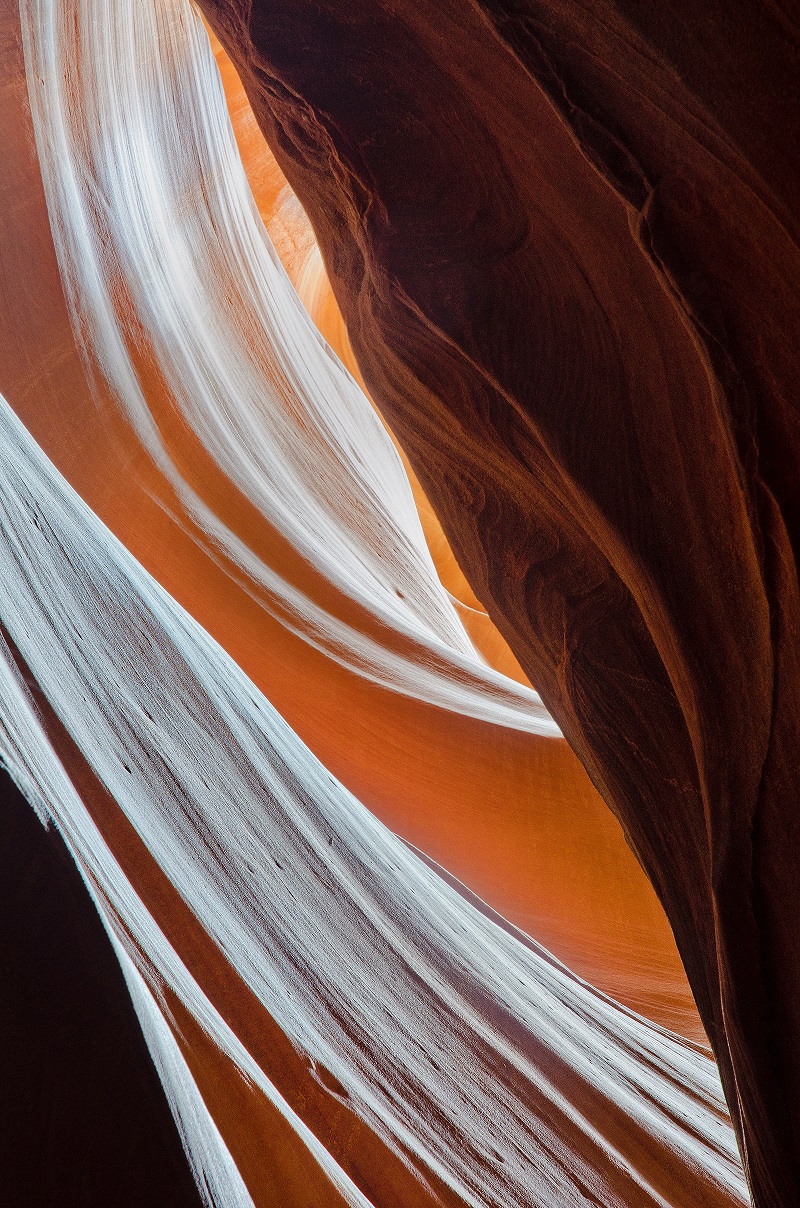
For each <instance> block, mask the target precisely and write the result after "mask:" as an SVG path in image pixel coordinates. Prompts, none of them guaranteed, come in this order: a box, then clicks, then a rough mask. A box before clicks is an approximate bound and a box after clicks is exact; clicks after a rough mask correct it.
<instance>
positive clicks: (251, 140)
mask: <svg viewBox="0 0 800 1208" xmlns="http://www.w3.org/2000/svg"><path fill="white" fill-rule="evenodd" d="M209 34H210V38H211V45H212V49H213V51H214V57H215V59H216V60H217V65H218V67H219V69H220V77H221V79H222V83H223V87H224V89H225V99H226V103H227V106H228V112H229V114H230V117H231V124H232V126H233V132H234V135H235V137H236V145H237V147H238V149H239V154H240V155H241V158H242V166H243V167H244V170H245V173H246V175H247V180H248V183H249V185H250V187H251V189H252V192H253V199H254V201H255V203H256V205H257V207H258V212H259V214H260V215H261V218H262V220H263V222H264V225H265V227H266V229H267V232H268V234H269V237H270V239H271V241H272V244H273V246H274V248H275V250H276V252H277V253H278V256H279V257H280V260H281V263H282V264H283V266H284V268H285V269H286V272H287V274H288V276H289V279H290V280H291V282H292V284H293V285H294V287H295V289H296V290H297V295H298V297H299V298H300V300H301V302H302V303H303V305H304V306H305V308H306V310H307V311H308V313H309V315H310V316H311V318H312V319H313V320H314V323H315V325H316V327H317V328H318V329H319V331H320V332H321V333H322V335H323V336H324V337H325V339H326V340H327V341H328V343H329V344H330V345H331V347H332V348H333V350H334V351H335V352H336V354H337V356H338V357H339V358H340V360H341V361H342V363H343V364H344V365H345V366H346V367H347V368H348V369H349V370H350V372H351V373H352V374H353V376H354V377H355V378H356V380H357V381H358V383H359V385H361V386H362V388H363V387H364V382H363V378H362V377H361V372H360V370H359V368H358V364H357V363H356V359H355V357H354V356H353V350H352V348H351V347H350V341H349V339H348V336H347V329H346V327H345V325H344V320H343V318H342V314H341V311H340V310H339V307H338V306H337V305H336V299H335V298H334V296H333V290H332V288H331V284H330V281H329V280H328V275H327V273H326V271H325V266H324V264H323V261H322V256H321V254H320V250H319V246H318V244H317V241H316V239H315V237H314V232H313V229H312V227H311V223H310V222H309V219H308V216H307V214H306V212H305V210H304V209H303V207H302V206H301V205H300V203H299V201H298V200H297V197H296V196H295V194H294V193H293V192H292V190H291V188H290V186H289V183H288V181H287V180H286V177H285V176H284V175H283V173H282V172H281V170H280V168H279V167H278V164H277V161H276V159H275V157H274V155H273V154H272V151H271V150H270V148H269V145H268V143H267V142H266V139H265V138H264V136H263V134H262V133H261V130H260V128H259V126H258V124H257V122H256V119H255V115H254V113H253V110H252V108H251V106H250V103H249V101H248V100H247V94H246V93H245V91H244V87H243V85H242V82H241V80H240V79H239V77H238V75H237V74H236V70H235V68H234V66H233V64H232V62H231V60H230V58H229V57H228V56H227V55H226V54H225V51H224V50H223V48H222V45H221V43H220V42H219V40H218V38H216V36H215V35H214V33H213V31H211V30H209ZM389 435H390V436H391V435H392V433H391V431H390V433H389ZM395 445H396V447H397V450H398V452H399V454H400V456H401V458H402V460H403V466H404V468H405V470H406V473H407V474H408V477H409V481H410V483H411V489H412V491H413V493H414V502H415V503H416V505H417V511H418V512H419V515H420V521H421V523H422V528H423V532H424V533H425V541H426V543H427V545H428V548H429V549H430V551H431V555H432V557H433V560H434V565H435V566H436V573H437V575H438V576H439V579H440V581H441V582H442V583H443V584H444V586H445V587H446V588H447V590H448V592H449V593H450V595H451V597H452V598H453V601H454V603H455V605H456V608H457V609H458V612H459V616H460V617H461V619H462V621H463V622H464V626H465V628H466V629H467V632H468V633H469V635H470V637H471V638H472V640H473V642H475V644H476V645H477V647H478V649H479V650H480V652H481V653H482V654H483V655H484V657H486V658H487V660H488V661H489V662H490V663H491V664H492V666H494V667H496V668H497V669H498V670H500V671H503V672H504V673H505V674H506V675H509V676H510V677H511V678H512V679H521V680H522V682H524V683H527V682H528V681H527V679H526V677H525V674H524V672H523V671H522V668H521V667H520V666H519V663H518V662H517V660H516V659H515V658H514V656H513V654H512V653H511V650H510V649H509V647H508V644H507V643H506V642H505V640H504V639H503V638H502V637H501V635H500V633H499V631H498V630H497V628H496V627H495V625H494V624H493V623H492V621H491V620H490V619H489V617H488V615H487V614H486V611H485V609H484V608H483V605H482V604H481V602H480V601H479V600H478V598H477V596H476V595H475V593H474V591H473V590H472V588H471V587H470V585H469V583H468V582H467V580H466V579H465V577H464V574H463V572H462V570H461V568H460V567H459V565H458V563H457V562H456V560H455V557H454V555H453V551H452V550H451V549H450V546H449V544H448V541H447V538H446V537H445V535H444V532H443V530H442V526H441V524H440V523H439V521H438V518H437V517H436V514H435V512H434V511H433V508H432V507H431V505H430V502H429V500H428V498H427V496H426V495H425V493H424V491H423V490H422V487H421V486H420V484H419V481H418V479H417V477H416V475H415V474H414V471H413V469H412V468H411V465H410V463H409V461H408V458H407V457H406V455H405V453H404V452H403V449H402V447H401V446H400V445H398V444H397V442H396V441H395Z"/></svg>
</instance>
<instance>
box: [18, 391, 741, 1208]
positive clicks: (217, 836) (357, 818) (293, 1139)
mask: <svg viewBox="0 0 800 1208" xmlns="http://www.w3.org/2000/svg"><path fill="white" fill-rule="evenodd" d="M0 468H2V474H3V481H4V486H5V489H4V492H3V495H2V499H0V615H2V617H3V641H2V645H1V646H0V652H1V653H2V658H1V659H0V743H1V744H2V745H1V746H0V751H1V753H2V758H3V761H4V763H6V765H7V766H8V767H9V769H10V770H11V773H12V775H13V776H14V778H15V780H16V781H17V783H18V784H19V786H20V787H21V788H22V790H23V791H24V792H25V794H26V795H27V796H28V798H29V800H30V801H31V803H32V804H34V805H35V806H36V807H37V808H38V809H39V810H40V811H42V812H44V813H46V814H47V815H48V816H51V817H52V818H54V820H55V822H56V823H57V825H58V827H59V829H60V831H61V833H62V834H63V836H64V838H65V840H66V842H67V844H68V845H69V847H70V849H71V851H72V852H73V854H74V857H75V859H76V861H77V862H78V865H79V867H80V869H81V871H82V873H83V875H84V877H85V878H86V880H87V883H88V885H89V887H90V889H91V891H92V893H93V894H94V896H95V899H96V901H97V903H98V907H99V909H100V910H101V913H102V915H103V917H104V919H105V921H106V925H107V927H108V929H109V932H110V934H111V935H112V937H113V938H114V942H115V944H116V946H117V949H118V952H119V955H120V960H121V962H122V966H123V969H124V971H125V974H126V977H127V978H128V981H129V985H130V988H131V992H132V997H133V1001H134V1004H135V1006H136V1009H137V1011H138V1012H139V1014H140V1017H141V1020H142V1024H143V1028H144V1032H145V1036H146V1038H147V1041H148V1044H149V1046H150V1049H151V1052H152V1053H153V1056H154V1059H155V1061H156V1064H157V1066H158V1068H159V1071H160V1073H161V1075H162V1078H163V1080H164V1083H165V1086H166V1088H167V1091H168V1094H169V1096H170V1099H171V1102H172V1106H173V1110H174V1112H175V1115H176V1119H177V1121H178V1123H179V1127H180V1128H181V1131H182V1135H183V1138H184V1143H185V1146H186V1149H187V1153H188V1155H189V1157H190V1160H191V1163H192V1166H193V1169H194V1171H195V1173H196V1176H197V1179H198V1184H199V1185H200V1186H201V1188H202V1189H203V1190H204V1193H205V1195H206V1198H207V1201H208V1202H209V1203H214V1204H223V1205H227V1204H233V1205H237V1208H238V1206H239V1205H247V1204H251V1203H252V1204H266V1203H274V1202H275V1198H274V1197H275V1194H276V1192H279V1193H280V1202H281V1203H283V1204H287V1205H292V1204H296V1205H298V1208H299V1206H300V1205H303V1206H308V1205H313V1204H337V1203H341V1204H350V1205H360V1206H361V1208H367V1206H368V1205H369V1204H372V1205H375V1206H377V1205H381V1204H386V1205H389V1204H391V1205H409V1208H411V1206H412V1205H413V1206H415V1208H417V1206H419V1205H421V1204H426V1203H431V1204H434V1203H436V1204H450V1205H456V1204H463V1205H466V1204H469V1205H479V1204H481V1205H488V1204H491V1205H508V1208H519V1205H521V1204H530V1205H541V1208H545V1206H547V1208H552V1206H553V1205H570V1204H576V1205H577V1204H581V1203H587V1202H591V1203H594V1204H603V1205H609V1206H611V1205H614V1206H619V1208H622V1205H625V1206H626V1208H630V1206H631V1205H653V1206H655V1205H659V1206H663V1205H665V1204H671V1205H676V1206H677V1205H681V1208H686V1206H687V1205H697V1206H698V1208H700V1206H701V1205H702V1208H711V1206H712V1205H723V1204H724V1205H729V1204H745V1203H746V1202H747V1196H746V1189H745V1185H744V1180H743V1176H742V1173H741V1169H740V1166H739V1163H738V1158H737V1154H736V1147H735V1142H734V1135H733V1131H732V1129H731V1127H730V1123H729V1120H728V1119H727V1116H726V1112H725V1108H724V1100H723V1098H722V1093H721V1088H720V1084H719V1080H718V1075H717V1071H716V1068H715V1066H714V1064H713V1062H712V1061H711V1059H710V1058H709V1057H708V1056H706V1055H705V1054H704V1053H703V1052H702V1051H700V1050H699V1049H697V1048H696V1047H695V1046H692V1045H690V1044H688V1043H686V1042H685V1041H682V1040H680V1039H679V1038H677V1037H676V1036H674V1035H671V1034H670V1033H668V1032H666V1031H664V1030H663V1029H660V1028H658V1027H656V1026H654V1025H652V1024H648V1023H647V1022H645V1021H644V1020H642V1019H641V1018H639V1017H637V1016H635V1015H634V1014H632V1013H631V1012H628V1011H625V1010H623V1009H622V1008H620V1007H618V1006H616V1005H615V1004H614V1003H612V1002H611V1001H609V1000H608V999H607V998H605V997H603V996H602V995H599V994H597V993H596V992H595V991H593V990H592V989H591V988H590V987H588V986H587V985H586V984H585V983H583V982H581V981H580V980H579V979H577V978H575V977H574V976H573V975H572V974H570V973H569V972H568V971H567V970H566V969H565V968H564V967H563V966H562V965H560V964H559V963H558V962H557V961H554V960H553V958H552V957H550V956H549V955H548V953H546V952H545V951H544V950H543V949H541V948H540V947H539V946H538V945H536V944H535V943H533V942H532V941H531V940H529V939H527V937H524V936H522V935H520V934H519V933H517V932H515V930H514V929H513V928H508V926H507V925H506V926H500V925H498V923H497V922H496V921H493V919H492V918H491V917H490V915H489V914H488V913H487V912H485V911H484V910H482V909H480V908H478V906H476V904H475V903H474V902H471V901H469V900H468V898H467V897H466V896H465V895H464V894H463V893H460V892H459V891H458V889H457V888H456V886H455V885H454V884H453V883H452V882H448V881H446V880H444V879H442V878H441V877H439V876H437V875H436V873H435V872H434V871H433V870H432V869H431V868H430V867H429V866H428V865H427V864H425V863H423V862H422V861H421V860H420V859H419V857H418V856H416V855H415V854H414V853H413V852H412V851H410V849H409V848H408V846H407V845H406V844H405V843H403V842H402V840H400V839H398V838H397V837H396V836H394V835H393V834H392V833H391V832H390V831H388V830H387V829H386V828H385V827H384V826H383V825H382V824H381V823H380V822H378V821H377V820H376V819H375V818H374V817H373V816H372V815H371V814H370V813H369V811H367V810H366V809H365V808H364V807H363V806H362V805H361V804H360V803H359V802H358V801H357V800H356V799H355V798H354V797H353V796H352V794H350V793H348V792H347V791H346V790H345V789H344V788H343V787H342V786H341V785H340V784H339V783H338V782H337V781H336V780H335V779H334V778H333V777H332V776H331V775H330V773H329V772H328V771H327V770H326V769H325V768H324V767H323V766H322V765H321V764H320V763H319V762H318V761H317V760H316V759H315V758H314V756H313V755H312V754H311V752H310V751H309V750H308V749H307V748H306V747H305V746H304V745H303V744H302V742H300V740H299V739H298V738H297V736H296V735H295V734H294V733H293V732H292V731H291V730H290V728H289V727H288V726H287V725H286V723H285V722H284V721H283V720H282V719H281V717H280V716H279V715H278V714H277V713H276V711H275V710H274V709H273V708H272V707H271V705H270V704H269V703H268V701H267V700H266V699H265V697H264V696H263V695H262V694H261V693H260V692H259V691H258V689H257V688H256V687H255V685H254V684H253V683H252V682H251V681H250V680H249V679H248V678H247V677H246V676H245V675H244V674H243V672H242V671H241V670H240V669H239V668H238V667H237V666H236V664H235V663H234V662H233V661H232V660H231V659H230V658H229V656H228V655H227V654H226V653H225V652H224V651H223V650H222V648H221V647H220V646H219V645H218V644H217V643H216V642H214V641H213V640H212V639H211V638H210V637H209V636H208V635H207V634H206V633H205V631H204V630H203V629H202V628H201V627H200V626H199V625H198V624H197V623H196V622H195V621H194V620H193V619H192V618H191V617H190V616H189V615H188V614H187V613H186V612H185V611H184V610H183V609H182V608H180V607H179V606H178V605H177V604H176V603H175V601H174V600H172V599H171V597H170V596H169V595H168V594H167V593H166V592H165V591H164V590H163V589H162V588H161V587H160V586H159V585H158V584H157V583H156V582H155V581H154V580H153V579H152V578H151V577H150V576H149V575H148V574H147V573H146V572H145V571H144V570H143V568H142V567H141V566H140V565H139V564H138V563H137V562H136V561H135V560H134V559H133V558H132V557H131V555H130V554H129V553H128V552H127V551H126V550H125V548H124V547H123V546H121V545H120V544H119V542H118V541H117V540H116V539H115V538H114V537H113V536H112V535H111V534H110V532H109V531H108V530H107V529H106V528H105V527H104V526H103V525H102V524H101V523H100V522H99V521H98V520H97V518H96V517H95V516H94V514H93V513H92V512H91V511H90V509H89V508H88V507H87V506H86V505H85V504H84V503H83V501H82V500H80V498H79V497H78V496H77V495H76V494H75V493H74V492H73V491H72V490H71V489H70V488H69V486H68V485H67V484H66V482H65V481H64V480H63V479H62V478H61V476H60V475H59V474H58V473H57V472H56V471H55V469H54V468H53V467H52V465H51V464H50V463H49V462H48V461H47V459H46V458H45V457H44V455H43V454H42V452H41V450H40V449H39V448H38V447H37V446H36V444H35V443H34V441H33V440H32V439H31V437H30V436H29V435H28V433H27V432H26V431H25V429H24V428H23V426H22V425H21V423H20V422H19V421H18V420H17V419H16V417H15V416H14V415H13V413H12V412H11V411H10V409H9V408H8V406H7V405H6V404H5V403H4V402H3V404H2V407H1V408H0Z"/></svg>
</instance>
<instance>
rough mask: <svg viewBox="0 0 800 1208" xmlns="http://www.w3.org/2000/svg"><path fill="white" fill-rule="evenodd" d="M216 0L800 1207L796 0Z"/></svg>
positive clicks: (360, 332)
mask: <svg viewBox="0 0 800 1208" xmlns="http://www.w3.org/2000/svg"><path fill="white" fill-rule="evenodd" d="M203 7H204V10H205V12H206V15H207V16H208V18H209V20H210V21H211V22H212V24H213V25H214V28H215V29H216V31H217V33H218V34H219V36H220V37H221V39H222V41H223V43H224V44H225V45H226V47H227V48H228V50H229V52H230V53H231V54H232V56H233V57H234V60H235V62H236V64H237V66H238V68H239V71H240V73H241V75H242V77H243V79H244V80H245V83H246V87H247V89H248V93H249V96H250V99H251V102H252V104H253V106H254V109H255V112H256V114H257V117H258V119H259V122H260V123H261V124H262V126H263V128H264V130H265V132H266V133H267V136H268V138H269V141H270V142H271V145H272V147H273V149H274V151H275V153H276V155H277V157H278V159H279V162H280V163H281V166H282V168H283V169H284V171H285V172H286V175H287V177H288V179H289V180H290V183H291V184H292V186H293V188H294V189H295V190H296V192H297V193H298V195H299V197H300V199H301V201H302V202H303V204H304V206H305V207H306V209H307V210H308V212H309V214H310V216H311V218H312V221H313V223H314V227H315V230H316V232H317V235H318V238H319V242H320V245H321V248H322V251H323V255H324V258H325V262H326V265H327V267H328V270H329V273H330V275H331V279H332V282H333V285H334V290H335V292H336V296H337V299H338V301H339V303H340V305H341V308H342V311H343V313H344V316H345V319H346V322H347V326H348V331H349V334H350V337H351V340H352V343H353V348H354V350H355V353H356V356H357V358H358V363H359V365H360V367H361V370H362V372H363V374H364V377H365V379H366V382H367V384H368V386H369V388H370V390H371V392H372V394H373V396H374V397H375V398H376V400H377V402H378V404H379V405H380V407H381V408H382V410H383V411H384V413H385V414H386V416H387V417H388V419H389V422H390V423H391V424H392V426H393V428H394V430H395V431H396V433H397V434H398V435H399V437H400V439H401V441H402V443H403V445H404V447H405V449H406V451H407V453H408V455H409V456H410V458H411V461H412V464H413V465H414V468H415V470H416V472H417V474H418V475H419V478H420V480H421V482H422V485H423V488H424V490H425V491H426V493H427V494H428V496H429V497H430V499H431V500H432V502H433V503H434V505H435V506H436V509H437V511H438V513H439V516H440V519H441V521H442V523H443V526H444V529H445V531H446V533H447V535H448V538H449V540H450V542H451V544H452V546H453V548H454V550H455V552H456V555H457V557H458V559H459V561H460V562H461V565H462V566H463V567H464V568H465V570H466V571H467V574H468V577H469V579H470V582H471V583H472V586H473V588H474V589H475V591H476V593H477V595H478V597H479V598H480V599H481V601H482V602H483V603H484V604H485V605H486V606H487V607H488V610H489V612H490V614H491V615H492V617H493V619H494V620H495V622H496V623H497V625H498V627H499V628H500V629H501V631H502V632H503V634H504V636H505V637H506V638H507V640H508V641H509V643H510V645H511V647H512V649H513V650H514V652H515V654H516V655H517V657H518V658H519V661H520V663H521V664H522V666H523V668H524V670H525V671H526V672H527V674H528V675H529V676H530V678H531V680H532V681H533V682H534V683H535V684H536V686H537V688H538V689H539V691H540V692H541V694H542V696H543V698H544V700H545V702H546V703H547V705H548V707H549V708H550V709H551V710H552V712H553V714H554V715H555V717H556V718H557V720H558V721H559V723H560V725H561V726H562V728H563V730H564V732H565V733H566V734H567V736H568V737H569V739H570V741H571V743H572V745H573V747H574V749H575V750H576V751H577V752H578V754H579V755H580V757H581V759H582V760H583V762H584V764H585V765H586V767H587V768H588V770H589V772H590V774H591V776H592V778H593V779H594V781H595V783H596V785H597V786H598V787H599V788H600V790H601V792H602V793H603V795H604V796H605V798H606V800H607V801H608V802H609V803H610V804H611V805H612V807H613V808H614V810H615V811H616V813H617V815H618V816H619V818H620V819H621V821H622V823H623V826H624V828H625V830H626V833H627V835H628V838H629V841H630V843H631V845H632V846H633V847H634V849H635V851H636V853H637V854H638V856H639V858H640V860H641V862H642V863H643V865H644V867H645V868H646V870H647V872H648V874H649V876H650V878H651V880H652V882H653V884H654V885H655V887H656V889H657V891H658V893H659V896H660V897H661V900H662V902H663V903H664V905H665V907H666V910H667V913H668V915H669V918H670V920H671V922H672V926H673V928H674V931H675V935H676V937H677V940H678V945H679V948H680V951H681V954H682V956H683V959H684V962H685V965H686V968H687V971H688V974H689V978H690V981H691V984H692V986H693V989H694V992H695V996H696V999H697V1002H698V1005H699V1007H700V1011H701V1014H702V1017H703V1020H704V1023H705V1026H706V1029H707V1031H708V1033H709V1036H710V1038H711V1041H712V1044H713V1046H714V1050H715V1052H716V1054H717V1057H718V1060H719V1064H720V1069H721V1072H722V1078H723V1083H724V1086H725V1089H726V1094H727V1098H728V1102H729V1105H730V1108H731V1114H732V1116H733V1119H734V1122H735V1125H736V1128H737V1130H738V1133H739V1137H740V1142H741V1144H742V1147H743V1153H744V1156H745V1164H746V1168H747V1171H748V1175H749V1178H750V1182H751V1186H752V1189H753V1194H754V1197H755V1202H756V1203H757V1204H758V1205H759V1206H760V1208H764V1206H767V1205H769V1206H773V1205H774V1206H777V1205H788V1204H793V1203H797V1202H798V1200H800V1175H799V1174H798V1160H799V1158H800V998H799V997H798V990H800V938H798V933H797V927H796V914H797V909H798V905H799V904H800V903H799V901H798V899H800V889H799V884H800V883H799V881H798V873H797V867H798V838H799V836H798V825H797V811H796V809H795V808H794V794H795V792H796V783H797V750H798V739H800V734H799V733H798V721H799V719H800V708H799V707H798V706H799V705H800V701H798V691H799V690H800V666H798V649H797V634H798V631H799V629H800V597H799V596H798V584H797V571H796V557H795V551H796V549H797V547H798V540H800V534H799V533H798V520H799V519H800V514H799V513H798V496H797V491H798V482H800V478H798V468H800V467H799V465H798V462H799V461H800V458H799V457H798V454H799V453H800V424H799V423H798V416H797V410H796V401H795V395H794V394H793V391H796V383H797V374H798V369H800V363H799V362H800V354H799V353H798V342H797V329H796V324H797V318H798V314H799V313H800V253H799V252H798V239H797V235H798V221H797V219H798V215H797V202H798V197H799V196H800V190H799V189H798V185H800V181H798V168H799V167H800V155H798V152H799V151H800V132H799V131H798V118H799V115H800V109H799V108H798V104H797V101H798V80H800V58H799V56H798V49H797V48H798V36H797V35H798V31H797V28H796V23H795V22H794V19H793V14H792V13H791V12H790V11H789V10H788V9H785V8H783V7H782V6H780V5H779V4H777V3H776V4H771V5H769V6H765V5H760V4H756V3H743V4H741V5H737V6H736V13H735V14H734V13H733V12H732V11H731V9H730V7H729V6H725V5H722V4H719V3H713V4H711V5H710V6H709V5H706V6H703V7H701V8H700V9H699V8H698V6H697V5H695V4H689V3H688V2H684V0H674V2H673V3H671V4H667V5H658V6H655V5H653V6H646V7H647V8H648V11H642V6H640V5H634V4H632V3H626V2H625V0H617V2H616V3H614V2H612V0H607V2H605V3H603V2H602V0H598V2H597V3H593V4H591V5H590V6H583V5H579V4H577V3H572V2H570V0H563V2H560V3H559V2H557V0H554V2H552V3H547V2H541V3H537V2H536V0H520V2H519V3H500V2H499V0H497V2H491V0H490V2H487V3H484V4H482V5H479V4H477V3H469V2H468V0H446V2H441V3H437V4H433V3H430V2H427V0H414V2H413V3H411V2H410V0H409V2H405V3H404V2H403V0H398V3H396V4H392V5H386V6H383V7H377V6H376V5H374V4H372V3H369V4H368V3H363V2H362V3H359V2H355V3H350V4H347V5H341V4H338V3H333V2H332V0H320V2H319V3H317V4H314V5H309V4H306V3H302V4H301V3H297V2H296V0H270V3H265V2H264V0H255V2H254V3H253V4H252V5H251V4H247V5H245V4H244V3H237V0H204V4H203Z"/></svg>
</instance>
